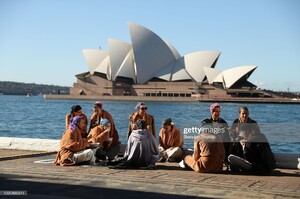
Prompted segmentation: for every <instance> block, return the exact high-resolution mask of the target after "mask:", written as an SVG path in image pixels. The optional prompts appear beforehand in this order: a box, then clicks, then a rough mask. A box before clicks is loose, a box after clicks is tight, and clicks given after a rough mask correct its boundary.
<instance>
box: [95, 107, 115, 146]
mask: <svg viewBox="0 0 300 199" xmlns="http://www.w3.org/2000/svg"><path fill="white" fill-rule="evenodd" d="M101 118H102V119H108V120H109V122H110V124H111V130H110V134H109V137H110V138H113V140H112V142H111V144H110V147H113V146H115V145H117V144H120V142H119V134H118V131H117V129H116V127H115V123H114V120H113V117H112V116H111V115H110V114H109V113H108V112H107V111H105V110H102V115H101V116H99V115H97V114H95V113H93V114H92V116H91V122H90V132H91V131H92V129H93V128H95V127H96V126H99V125H100V121H101Z"/></svg>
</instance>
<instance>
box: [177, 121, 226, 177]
mask: <svg viewBox="0 0 300 199" xmlns="http://www.w3.org/2000/svg"><path fill="white" fill-rule="evenodd" d="M211 129H212V128H211V126H204V127H202V128H201V132H200V134H199V135H198V136H197V137H196V138H195V141H194V154H193V155H192V156H191V155H188V156H186V157H185V158H184V160H183V161H184V162H180V164H179V165H180V166H182V165H183V164H182V163H184V164H185V165H187V166H188V167H190V168H192V169H193V170H194V171H196V172H198V173H215V172H221V171H222V170H223V160H224V157H225V151H224V146H223V141H222V138H221V137H220V136H219V135H216V134H214V133H213V131H212V132H211V131H210V130H211ZM210 132H211V133H210Z"/></svg>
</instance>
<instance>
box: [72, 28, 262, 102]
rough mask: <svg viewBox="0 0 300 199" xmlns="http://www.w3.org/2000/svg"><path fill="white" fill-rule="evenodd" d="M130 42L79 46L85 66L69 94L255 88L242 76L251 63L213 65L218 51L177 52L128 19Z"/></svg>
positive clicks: (214, 92) (202, 92) (226, 91)
mask: <svg viewBox="0 0 300 199" xmlns="http://www.w3.org/2000/svg"><path fill="white" fill-rule="evenodd" d="M128 28H129V32H130V36H131V42H132V43H131V44H129V43H127V42H124V41H120V40H117V39H108V50H107V51H104V50H99V49H84V50H83V55H84V58H85V60H86V63H87V66H88V71H87V72H84V73H81V74H77V75H76V77H77V82H76V83H74V85H73V87H72V88H71V90H70V94H71V95H115V96H118V95H119V96H120V95H132V96H172V97H177V96H179V97H191V96H195V95H209V94H210V95H220V94H222V95H231V94H233V93H234V94H235V95H239V94H240V95H242V94H243V93H244V94H245V93H246V92H242V91H247V90H248V91H249V90H255V88H256V86H255V85H254V84H252V83H251V82H249V81H248V78H249V76H250V75H251V74H252V73H253V71H254V70H255V69H256V68H257V66H239V67H234V68H230V69H227V70H224V71H219V70H217V69H215V68H216V65H217V61H218V59H219V57H220V54H221V53H220V52H214V51H197V52H193V53H190V54H187V55H184V56H182V55H180V54H179V53H178V51H177V50H176V48H174V47H173V46H172V45H171V44H170V43H168V42H167V41H166V40H164V39H162V38H160V37H159V36H158V35H157V34H155V33H154V32H152V31H151V30H149V29H147V28H145V27H143V26H141V25H138V24H135V23H128Z"/></svg>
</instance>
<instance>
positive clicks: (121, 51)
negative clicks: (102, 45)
mask: <svg viewBox="0 0 300 199" xmlns="http://www.w3.org/2000/svg"><path fill="white" fill-rule="evenodd" d="M108 47H109V57H110V67H111V79H112V80H113V81H114V80H116V78H117V76H123V77H128V78H134V73H132V68H133V63H132V62H131V60H132V55H130V53H131V54H132V50H131V49H132V46H131V45H130V44H129V43H126V42H123V41H120V40H117V39H109V40H108ZM130 59H131V60H130Z"/></svg>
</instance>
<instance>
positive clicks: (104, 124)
mask: <svg viewBox="0 0 300 199" xmlns="http://www.w3.org/2000/svg"><path fill="white" fill-rule="evenodd" d="M109 123H110V122H109V120H108V119H105V118H104V119H102V120H101V121H100V125H101V126H106V125H107V124H109Z"/></svg>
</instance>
